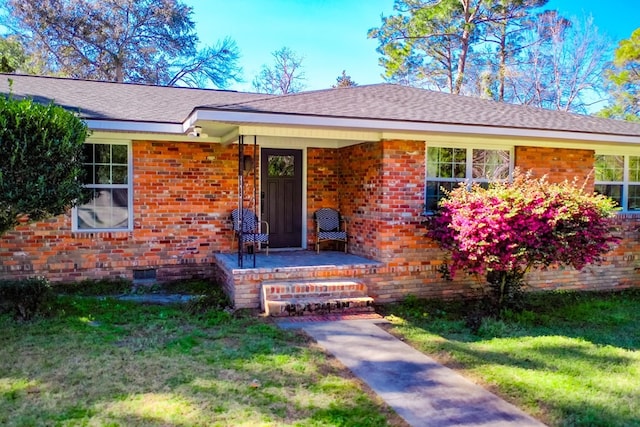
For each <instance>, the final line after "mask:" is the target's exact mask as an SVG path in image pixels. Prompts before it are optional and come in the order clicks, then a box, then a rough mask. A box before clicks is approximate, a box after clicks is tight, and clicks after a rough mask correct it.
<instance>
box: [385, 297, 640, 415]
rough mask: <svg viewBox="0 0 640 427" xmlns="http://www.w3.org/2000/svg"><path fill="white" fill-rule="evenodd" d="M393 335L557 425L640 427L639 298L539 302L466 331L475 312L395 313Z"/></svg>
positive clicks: (440, 306)
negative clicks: (470, 314) (468, 315)
mask: <svg viewBox="0 0 640 427" xmlns="http://www.w3.org/2000/svg"><path fill="white" fill-rule="evenodd" d="M385 309H386V311H387V313H386V314H387V315H388V316H387V317H388V319H390V320H391V321H392V327H391V331H392V332H393V333H395V334H397V335H401V336H403V337H404V338H405V339H406V340H407V342H408V343H410V344H412V345H413V346H414V347H416V348H418V349H419V350H421V351H423V352H425V353H427V354H430V355H432V356H434V357H435V358H436V359H438V360H439V361H441V362H443V363H444V364H445V365H448V366H450V367H452V368H455V369H460V370H462V371H463V373H464V374H465V375H467V376H470V377H472V378H474V379H475V380H477V381H478V382H480V383H481V384H483V385H484V386H486V387H487V388H489V389H491V390H492V391H494V392H496V393H498V394H499V395H501V396H502V397H504V398H506V399H507V400H509V401H511V402H513V403H515V404H516V405H518V406H520V407H521V408H523V409H524V410H526V411H527V412H529V413H530V414H532V415H533V416H534V417H536V418H538V419H540V420H542V421H543V422H545V423H547V424H549V425H552V426H640V292H639V291H638V290H635V291H626V292H621V293H605V294H602V293H599V294H595V293H594V294H589V293H587V294H585V293H567V292H565V293H545V294H540V295H537V294H536V295H530V296H529V297H528V301H527V305H526V309H525V310H524V311H522V312H519V313H509V312H507V313H506V315H505V316H504V318H503V319H502V320H495V319H484V320H483V321H482V324H481V325H480V327H479V329H478V330H477V332H476V333H472V331H471V330H470V329H469V328H468V327H467V326H466V323H467V322H466V321H465V314H466V313H468V311H469V304H468V303H461V302H436V301H421V300H417V299H415V298H409V299H408V300H407V301H405V302H404V303H401V304H395V305H390V306H387V307H386V308H385Z"/></svg>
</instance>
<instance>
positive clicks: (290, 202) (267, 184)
mask: <svg viewBox="0 0 640 427" xmlns="http://www.w3.org/2000/svg"><path fill="white" fill-rule="evenodd" d="M260 157H261V165H260V169H261V177H260V180H261V183H262V194H261V196H262V197H261V202H262V220H263V221H267V222H268V223H269V247H272V248H291V247H300V245H301V244H302V151H301V150H285V149H274V148H264V149H263V150H262V155H261V156H260Z"/></svg>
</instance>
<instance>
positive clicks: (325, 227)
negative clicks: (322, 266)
mask: <svg viewBox="0 0 640 427" xmlns="http://www.w3.org/2000/svg"><path fill="white" fill-rule="evenodd" d="M313 217H314V219H315V221H316V252H317V253H320V242H327V241H337V242H343V243H344V252H345V253H347V224H346V221H345V220H344V218H341V217H340V213H339V212H338V211H337V210H335V209H331V208H322V209H318V210H317V211H316V212H315V213H314V214H313ZM341 225H342V227H341Z"/></svg>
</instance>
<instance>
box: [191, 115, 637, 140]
mask: <svg viewBox="0 0 640 427" xmlns="http://www.w3.org/2000/svg"><path fill="white" fill-rule="evenodd" d="M200 120H203V121H207V120H211V121H219V122H231V123H238V124H242V123H244V124H255V125H272V126H273V125H275V126H284V127H287V126H293V127H316V128H333V129H349V130H368V131H382V132H385V133H394V132H401V133H405V132H406V133H418V134H419V133H454V134H455V133H457V134H467V135H487V136H498V137H523V138H543V139H560V140H572V141H584V142H603V143H606V142H611V143H622V144H640V137H638V136H626V135H615V134H605V133H602V134H597V133H587V132H575V131H560V130H544V129H524V128H507V127H494V126H481V125H461V124H443V123H426V122H408V121H393V120H378V119H358V118H344V117H324V116H304V115H295V114H276V113H256V112H242V111H221V110H196V111H194V113H193V114H192V116H191V117H190V119H189V120H187V121H188V122H191V123H194V122H196V121H200ZM247 128H249V127H247ZM241 133H242V131H241ZM369 135H371V133H369ZM363 139H364V140H370V139H367V138H363Z"/></svg>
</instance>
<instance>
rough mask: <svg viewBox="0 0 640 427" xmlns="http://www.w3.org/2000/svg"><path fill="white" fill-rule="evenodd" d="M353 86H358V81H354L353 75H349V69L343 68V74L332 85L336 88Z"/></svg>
mask: <svg viewBox="0 0 640 427" xmlns="http://www.w3.org/2000/svg"><path fill="white" fill-rule="evenodd" d="M352 86H358V83H356V82H354V81H353V80H352V79H351V76H349V75H347V71H346V70H342V74H340V75H339V76H338V77H337V78H336V84H334V85H333V86H331V87H332V88H334V89H335V88H338V87H352Z"/></svg>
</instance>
